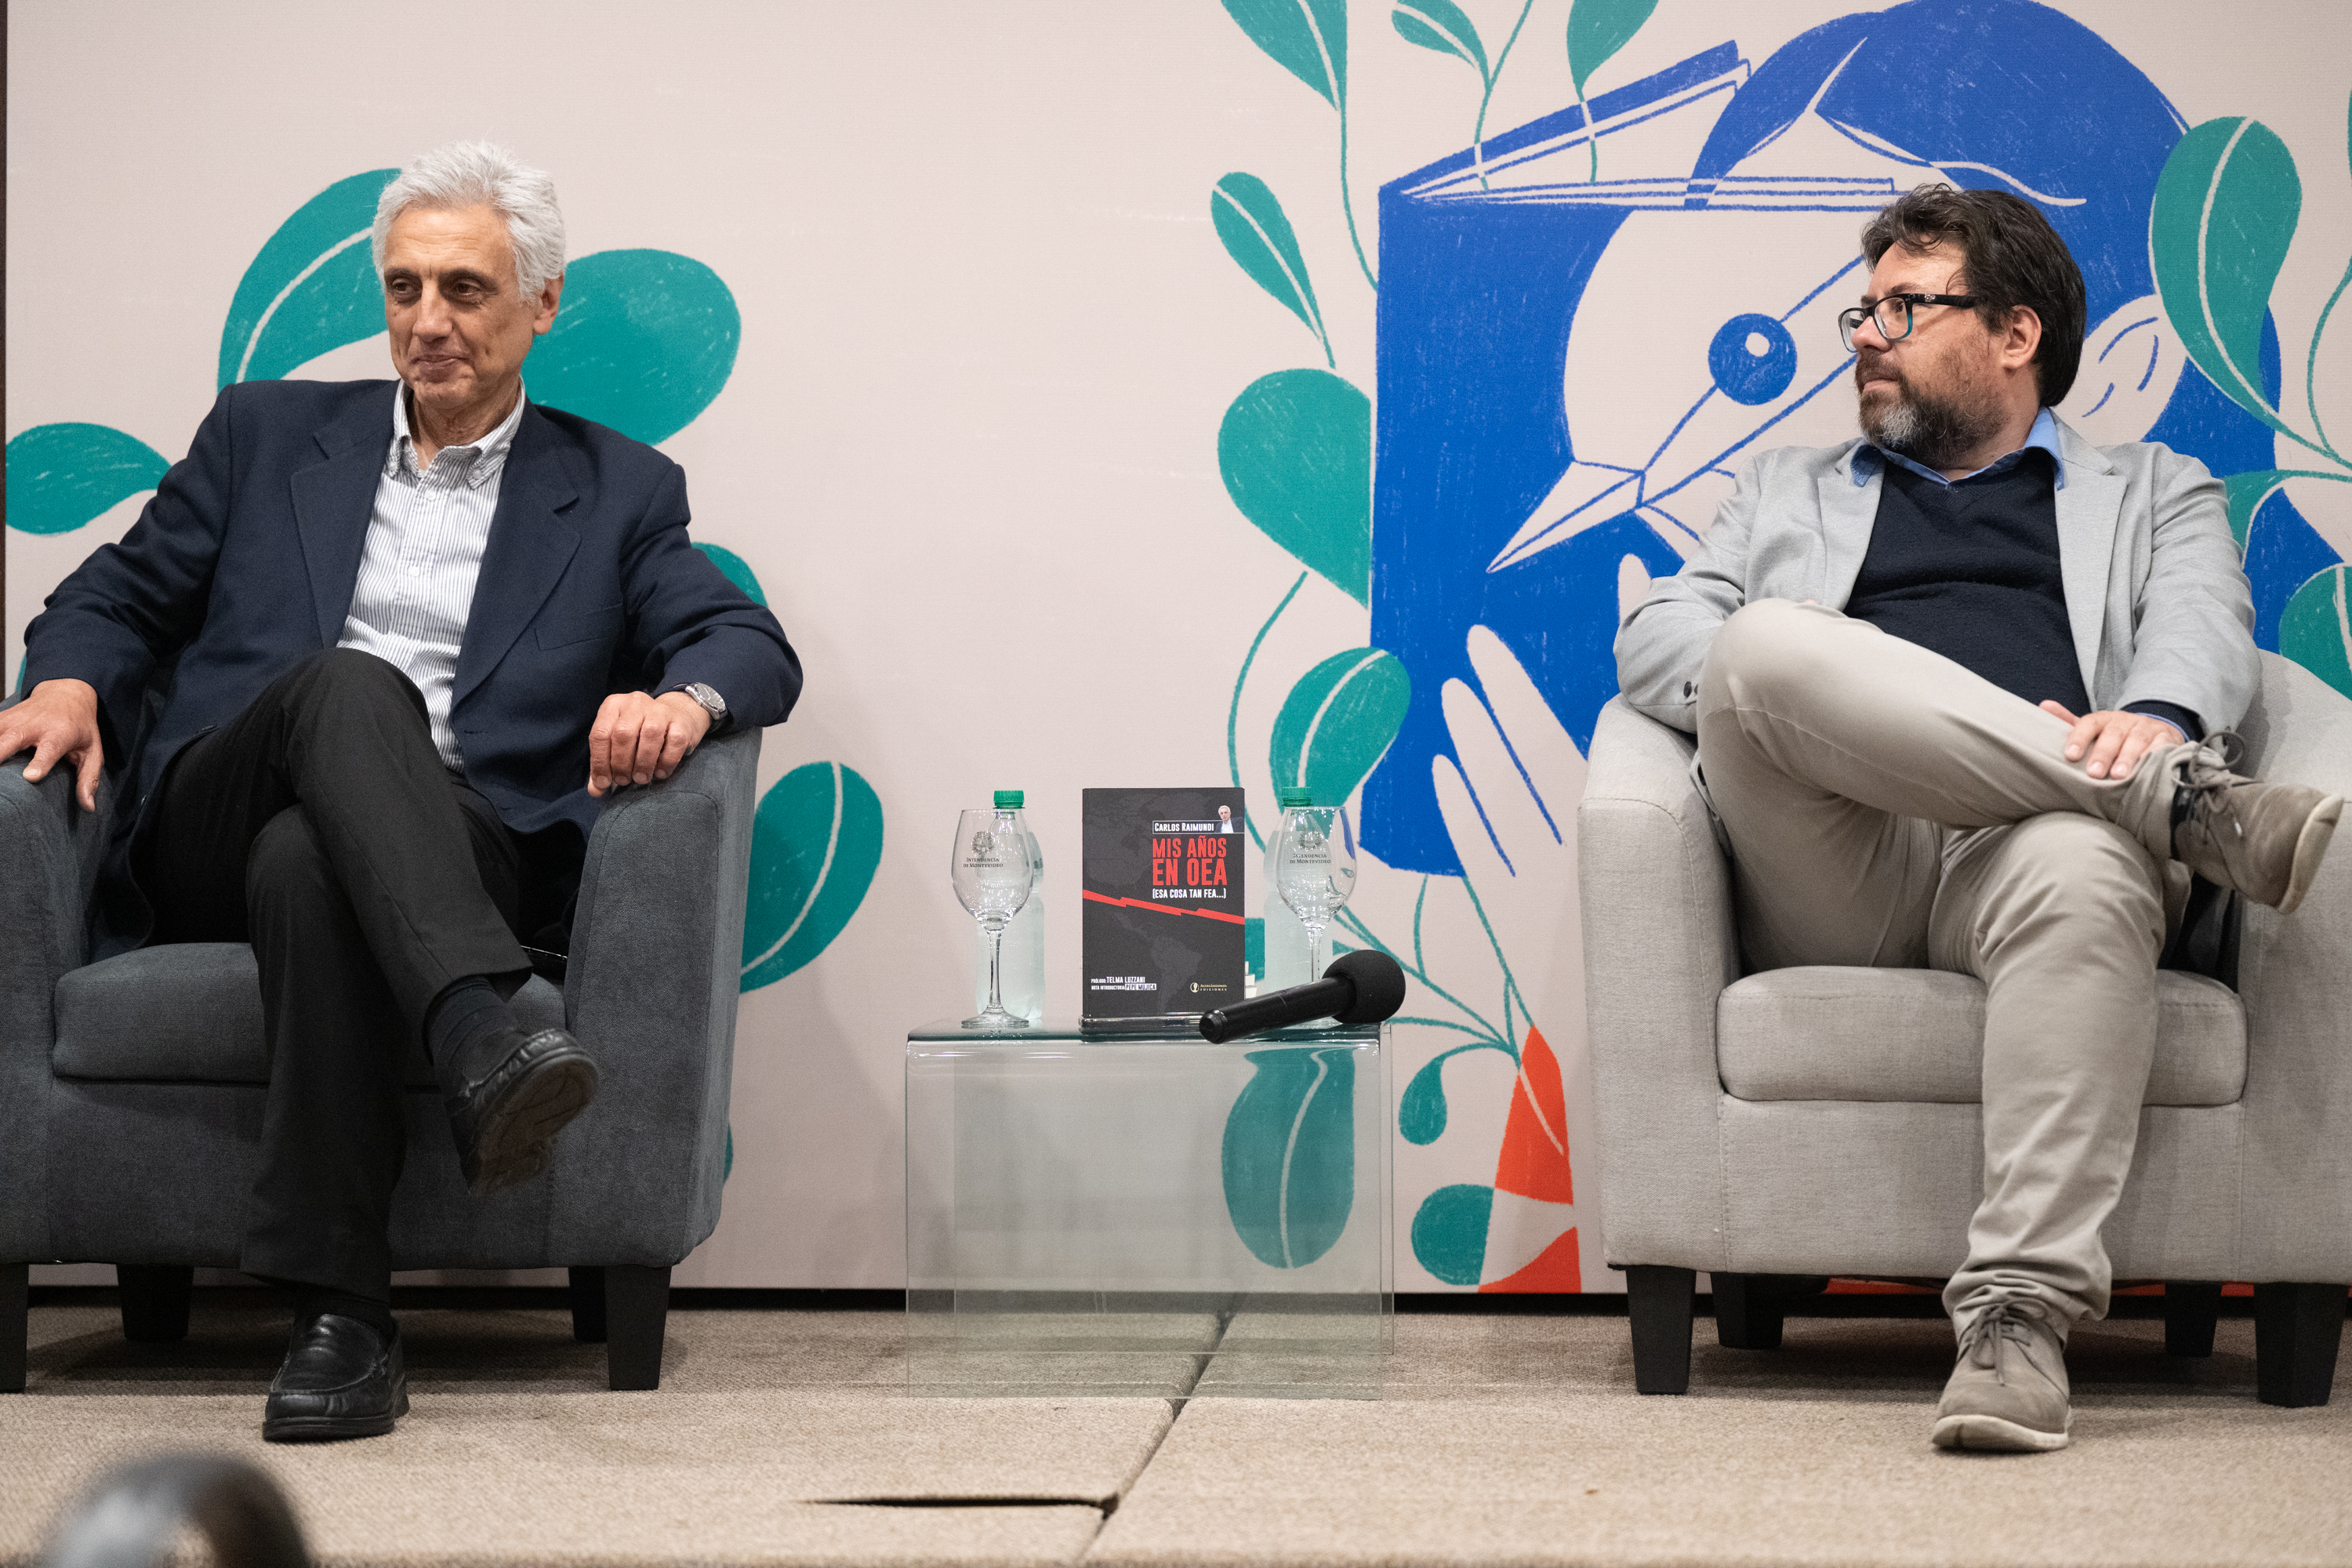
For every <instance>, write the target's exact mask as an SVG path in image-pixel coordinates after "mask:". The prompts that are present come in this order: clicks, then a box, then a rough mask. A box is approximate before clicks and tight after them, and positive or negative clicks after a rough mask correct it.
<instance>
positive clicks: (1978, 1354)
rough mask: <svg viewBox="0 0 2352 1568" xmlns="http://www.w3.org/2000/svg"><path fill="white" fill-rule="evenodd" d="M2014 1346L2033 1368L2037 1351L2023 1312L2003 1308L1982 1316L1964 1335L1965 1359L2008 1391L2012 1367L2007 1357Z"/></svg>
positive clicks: (2028, 1322) (2028, 1319)
mask: <svg viewBox="0 0 2352 1568" xmlns="http://www.w3.org/2000/svg"><path fill="white" fill-rule="evenodd" d="M2011 1345H2015V1346H2016V1347H2017V1354H2018V1355H2020V1356H2021V1357H2024V1358H2025V1360H2026V1363H2027V1364H2028V1365H2029V1366H2030V1365H2032V1356H2031V1355H2030V1354H2029V1352H2031V1351H2032V1348H2033V1326H2032V1320H2031V1319H2030V1318H2028V1317H2027V1316H2026V1314H2025V1313H2024V1312H2023V1311H2022V1310H2020V1309H2018V1308H2016V1307H2013V1306H2009V1305H2006V1304H2004V1305H2002V1306H1998V1307H1994V1308H1992V1309H1990V1310H1988V1311H1986V1312H1984V1313H1982V1314H1980V1315H1979V1317H1978V1318H1977V1320H1976V1321H1974V1322H1972V1323H1970V1324H1969V1326H1968V1327H1967V1328H1966V1329H1965V1330H1963V1331H1961V1334H1960V1355H1961V1357H1962V1359H1964V1360H1967V1361H1969V1362H1972V1363H1975V1364H1976V1365H1978V1366H1979V1367H1983V1368H1985V1369H1987V1370H1989V1371H1990V1372H1991V1373H1992V1374H1993V1379H1994V1381H1995V1382H1997V1383H2000V1384H2002V1385H2003V1386H2004V1387H2006V1386H2007V1385H2008V1383H2009V1363H2008V1358H2007V1355H2006V1354H2005V1353H2004V1352H2006V1350H2007V1348H2008V1347H2009V1346H2011Z"/></svg>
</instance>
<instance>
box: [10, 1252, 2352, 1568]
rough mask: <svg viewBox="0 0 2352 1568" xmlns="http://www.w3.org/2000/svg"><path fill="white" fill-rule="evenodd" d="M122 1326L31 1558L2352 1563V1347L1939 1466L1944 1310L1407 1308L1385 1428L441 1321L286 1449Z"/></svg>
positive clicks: (826, 1335) (42, 1477)
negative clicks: (100, 1513)
mask: <svg viewBox="0 0 2352 1568" xmlns="http://www.w3.org/2000/svg"><path fill="white" fill-rule="evenodd" d="M105 1294H108V1293H104V1292H79V1291H78V1292H67V1293H65V1299H64V1300H56V1299H54V1298H53V1299H52V1300H51V1301H50V1303H49V1304H45V1305H38V1306H37V1307H36V1309H35V1311H34V1318H33V1339H34V1350H33V1373H32V1380H31V1384H30V1387H29V1389H28V1391H27V1392H26V1394H22V1395H10V1396H0V1478H5V1480H0V1563H8V1564H15V1563H31V1562H34V1561H36V1560H37V1557H38V1553H39V1550H40V1545H41V1542H42V1541H43V1540H44V1539H45V1537H46V1534H47V1529H48V1526H49V1523H50V1521H51V1520H52V1518H53V1516H54V1514H55V1512H56V1510H58V1507H59V1506H60V1505H61V1504H62V1502H63V1501H64V1500H66V1499H68V1497H69V1496H71V1495H72V1494H73V1493H74V1492H75V1491H76V1490H77V1489H79V1487H80V1486H82V1485H83V1484H84V1483H85V1482H86V1481H87V1480H88V1479H89V1478H90V1477H91V1476H93V1475H94V1474H96V1473H97V1472H98V1471H100V1470H102V1469H104V1468H107V1467H108V1466H110V1465H111V1464H114V1463H116V1462H118V1461H120V1460H121V1459H124V1458H131V1457H132V1456H134V1455H141V1454H146V1453H151V1452H155V1451H160V1450H164V1449H172V1448H187V1447H198V1448H213V1449H225V1450H228V1451H232V1452H235V1453H237V1454H240V1455H243V1456H246V1457H247V1458H251V1459H253V1460H255V1461H256V1462H257V1463H259V1464H260V1465H262V1466H263V1467H265V1468H267V1469H268V1470H269V1471H270V1472H271V1473H272V1474H274V1475H275V1476H277V1477H278V1479H279V1480H280V1481H281V1482H282V1484H283V1485H284V1486H285V1487H286V1489H288V1491H289V1494H290V1495H291V1497H292V1498H293V1500H294V1503H295V1506H296V1508H297V1510H298V1511H299V1515H300V1518H301V1521H302V1523H303V1526H304V1528H305V1530H306V1531H308V1532H309V1535H310V1541H311V1543H312V1547H313V1550H314V1552H316V1553H317V1555H318V1557H319V1560H320V1562H322V1563H334V1564H344V1565H352V1568H357V1565H361V1564H377V1563H381V1564H387V1565H390V1564H398V1565H401V1568H411V1565H415V1568H422V1565H424V1564H428V1563H432V1564H443V1563H448V1564H468V1565H473V1564H479V1565H485V1568H487V1565H489V1564H531V1565H541V1564H548V1565H553V1564H569V1563H593V1564H599V1565H604V1564H623V1563H628V1564H672V1563H676V1564H687V1563H697V1564H702V1563H710V1564H731V1563H775V1564H804V1563H807V1564H814V1563H825V1564H844V1565H846V1564H852V1563H856V1564H878V1565H890V1564H930V1563H995V1564H1006V1565H1020V1568H1029V1565H1032V1564H1034V1565H1041V1568H1042V1565H1045V1564H1061V1563H1090V1564H1105V1565H1110V1564H1118V1565H1128V1564H1132V1565H1136V1568H1144V1565H1152V1568H1160V1565H1166V1568H1175V1565H1178V1564H1187V1565H1190V1564H1223V1563H1232V1564H1243V1563H1252V1564H1256V1563H1302V1564H1303V1563H1343V1564H1364V1565H1366V1568H1371V1565H1375V1564H1377V1565H1382V1568H1387V1565H1394V1564H1412V1563H1432V1564H1439V1563H1443V1564H1450V1565H1463V1564H1483V1563H1498V1564H1499V1563H1514V1564H1549V1563H1563V1564H1565V1563H1682V1564H1696V1563H1722V1564H1744V1563H1757V1564H1763V1563H1795V1564H1810V1563H1841V1564H1843V1563H1854V1564H1862V1563H1871V1564H1906V1563H1918V1564H1938V1565H1943V1564H1958V1563H2116V1564H2124V1563H2130V1564H2171V1563H2181V1564H2190V1563H2195V1564H2203V1563H2298V1564H2300V1563H2344V1562H2347V1560H2352V1481H2347V1477H2352V1386H2347V1384H2352V1354H2347V1355H2346V1356H2345V1357H2344V1358H2343V1359H2342V1361H2341V1362H2339V1367H2340V1368H2343V1369H2345V1370H2342V1371H2339V1373H2338V1375H2337V1384H2336V1398H2335V1402H2334V1403H2333V1404H2331V1405H2328V1406H2326V1407H2325V1408H2321V1409H2313V1410H2280V1409H2274V1408H2272V1407H2270V1406H2266V1405H2258V1404H2256V1403H2255V1401H2254V1398H2253V1375H2254V1371H2253V1324H2252V1321H2250V1320H2249V1319H2246V1318H2243V1317H2231V1318H2225V1319H2224V1321H2223V1322H2222V1324H2221V1334H2220V1339H2219V1342H2218V1346H2217V1349H2216V1352H2215V1353H2214V1355H2213V1356H2212V1358H2211V1359H2210V1361H2204V1362H2173V1361H2168V1360H2167V1359H2166V1358H2165V1356H2164V1354H2163V1327H2162V1324H2161V1323H2159V1322H2157V1321H2147V1320H2137V1321H2113V1322H2109V1323H2105V1324H2094V1325H2089V1326H2086V1327H2084V1328H2083V1329H2081V1330H2079V1331H2077V1333H2076V1336H2075V1341H2074V1353H2073V1356H2072V1357H2071V1364H2072V1366H2073V1369H2074V1387H2075V1399H2076V1411H2077V1415H2076V1421H2075V1442H2074V1447H2072V1448H2069V1449H2067V1450H2065V1451H2064V1452H2063V1453H2059V1454H2055V1455H2050V1456H2045V1457H2036V1458H2009V1457H1992V1456H1971V1455H1953V1454H1946V1453H1941V1452H1938V1451H1937V1450H1935V1449H1933V1448H1931V1447H1929V1446H1928V1444H1927V1429H1928V1426H1929V1410H1930V1407H1931V1406H1932V1405H1933V1403H1934V1400H1935V1398H1936V1394H1937V1391H1938V1389H1939V1388H1940V1386H1941V1384H1942V1381H1943V1377H1944V1373H1945V1372H1946V1371H1947V1370H1948V1366H1949V1364H1950V1360H1951V1348H1950V1347H1951V1339H1950V1333H1949V1331H1948V1328H1947V1327H1946V1326H1945V1325H1944V1324H1943V1323H1942V1321H1939V1320H1935V1319H1927V1318H1922V1317H1916V1316H1915V1317H1910V1318H1895V1319H1887V1318H1857V1317H1841V1318H1817V1319H1816V1318H1792V1319H1790V1321H1789V1326H1788V1335H1787V1342H1786V1343H1785V1345H1784V1346H1783V1347H1782V1348H1781V1349H1780V1350H1778V1351H1762V1352H1758V1351H1726V1350H1722V1349H1719V1348H1717V1346H1715V1345H1714V1343H1713V1326H1712V1324H1710V1323H1707V1322H1705V1321H1702V1322H1701V1323H1700V1325H1699V1342H1698V1346H1697V1350H1696V1356H1695V1359H1694V1367H1693V1374H1694V1375H1693V1379H1692V1388H1691V1393H1690V1394H1688V1395H1686V1396H1684V1397H1680V1398H1643V1397H1641V1396H1639V1395H1636V1394H1634V1393H1633V1369H1632V1364H1631V1355H1630V1352H1629V1350H1628V1347H1627V1342H1626V1326H1625V1321H1624V1319H1623V1318H1622V1316H1610V1315H1604V1314H1600V1313H1594V1312H1591V1311H1580V1312H1555V1313H1549V1314H1543V1315H1519V1314H1506V1313H1501V1312H1495V1311H1469V1312H1460V1311H1456V1312H1426V1311H1423V1312H1412V1311H1408V1312H1403V1313H1401V1314H1400V1315H1399V1316H1398V1318H1397V1320H1396V1338H1395V1352H1394V1354H1393V1356H1392V1358H1391V1362H1390V1364H1389V1371H1388V1379H1387V1382H1386V1384H1385V1386H1384V1388H1383V1391H1382V1396H1381V1398H1380V1399H1378V1400H1305V1399H1302V1400H1265V1399H1223V1398H1207V1397H1192V1398H1188V1399H1184V1400H1173V1401H1171V1400H1168V1399H1160V1398H1124V1399H1122V1398H1106V1399H1076V1398H1071V1399H1055V1398H1020V1399H1010V1398H1008V1399H967V1398H938V1397H909V1396H908V1394H907V1393H906V1392H905V1363H904V1359H903V1352H902V1339H901V1315H900V1314H898V1313H897V1312H892V1311H888V1310H679V1311H676V1312H674V1313H673V1314H672V1316H671V1319H670V1331H669V1352H668V1357H667V1367H666V1373H665V1380H664V1384H663V1386H662V1388H661V1389H660V1390H659V1391H658V1392H656V1393H647V1394H613V1393H609V1392H607V1391H605V1390H604V1387H603V1386H602V1377H603V1352H602V1350H601V1347H596V1346H589V1345H580V1344H575V1343H574V1342H572V1336H571V1329H570V1322H569V1320H568V1319H567V1318H566V1317H565V1316H564V1315H563V1314H562V1313H561V1312H558V1311H554V1310H543V1309H542V1310H495V1311H493V1310H473V1309H462V1308H448V1307H443V1308H436V1309H429V1310H408V1311H404V1313H403V1323H404V1332H405V1333H406V1335H407V1336H408V1341H409V1348H408V1356H409V1366H410V1379H411V1382H410V1388H411V1397H412V1399H413V1402H414V1409H413V1410H412V1412H411V1414H410V1415H408V1416H407V1417H406V1418H405V1419H404V1421H402V1423H401V1424H400V1428H399V1430H398V1431H397V1432H396V1433H395V1434H394V1435H393V1436H389V1437H385V1438H379V1439H374V1440H372V1441H367V1442H361V1443H352V1444H342V1445H336V1446H331V1447H302V1448H272V1447H265V1446H264V1445H263V1444H262V1443H261V1441H260V1433H259V1426H260V1415H261V1400H262V1394H263V1391H264V1389H265V1388H266V1386H267V1384H268V1378H269V1374H270V1372H271V1371H272V1369H273V1366H274V1363H275V1362H276V1359H277V1352H278V1345H279V1340H280V1336H281V1334H282V1332H283V1330H282V1319H281V1318H280V1317H279V1316H278V1315H277V1314H276V1313H275V1312H273V1311H272V1310H269V1309H268V1307H266V1306H263V1305H260V1304H257V1303H254V1302H251V1301H250V1300H246V1299H245V1296H244V1293H242V1292H230V1293H222V1294H221V1295H220V1296H219V1297H214V1296H213V1295H212V1294H211V1293H205V1294H200V1296H199V1298H198V1304H197V1309H196V1314H195V1320H194V1329H193V1331H192V1332H191V1334H190V1336H189V1338H188V1340H187V1341H186V1342H184V1343H182V1344H178V1345H171V1346H160V1347H159V1346H135V1345H129V1344H126V1343H125V1342H123V1340H122V1339H121V1334H120V1332H119V1331H118V1323H117V1320H116V1317H115V1313H114V1311H113V1309H112V1308H111V1307H110V1306H109V1305H107V1304H106V1303H105V1301H104V1300H103V1299H102V1298H103V1296H104V1295H105ZM1207 1375H1208V1376H1210V1377H1212V1378H1213V1375H1214V1371H1213V1362H1212V1363H1211V1367H1210V1370H1209V1373H1207Z"/></svg>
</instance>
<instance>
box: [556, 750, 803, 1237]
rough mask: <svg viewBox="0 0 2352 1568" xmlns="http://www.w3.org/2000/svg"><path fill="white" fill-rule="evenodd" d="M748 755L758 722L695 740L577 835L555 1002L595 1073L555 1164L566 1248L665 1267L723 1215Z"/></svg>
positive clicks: (756, 760) (756, 753)
mask: <svg viewBox="0 0 2352 1568" xmlns="http://www.w3.org/2000/svg"><path fill="white" fill-rule="evenodd" d="M759 764H760V732H759V731H756V730H751V731H739V732H737V733H735V734H730V735H724V736H721V737H720V738H719V739H718V740H716V741H709V742H705V743H704V744H703V745H701V746H700V747H698V748H697V749H696V751H695V752H694V754H693V755H691V756H689V757H688V758H687V760H686V762H685V763H683V764H682V765H681V766H680V767H679V768H678V770H677V773H673V774H671V775H670V777H669V778H668V779H667V781H665V782H664V783H661V784H653V785H650V786H648V787H646V788H644V789H638V790H630V791H627V792H625V793H624V794H623V795H621V797H620V798H619V799H618V800H616V801H614V803H613V804H612V805H609V806H607V807H606V808H605V811H604V816H602V817H600V818H599V819H598V820H597V823H596V831H595V832H594V834H593V835H592V836H591V837H590V838H589V840H588V858H587V861H586V864H585V866H584V867H583V870H582V872H581V878H580V903H579V908H578V910H577V911H576V913H575V915H574V918H573V921H572V954H571V963H570V965H569V968H568V970H567V973H566V977H565V981H564V987H563V1000H564V1013H565V1016H566V1017H567V1018H568V1019H569V1021H570V1025H571V1027H572V1032H573V1033H574V1034H576V1035H577V1036H579V1037H580V1040H581V1042H582V1044H583V1045H585V1046H586V1047H588V1048H589V1050H590V1051H591V1052H592V1053H593V1055H594V1056H595V1058H596V1062H597V1067H598V1070H599V1072H600V1074H601V1075H602V1083H601V1085H600V1088H599V1089H598V1092H597V1098H596V1103H595V1104H593V1106H591V1107H590V1108H589V1109H588V1110H587V1112H586V1113H585V1114H584V1115H583V1116H582V1117H581V1118H580V1120H579V1121H578V1122H576V1123H575V1124H574V1125H573V1127H572V1131H571V1132H570V1134H569V1135H568V1138H567V1142H571V1141H572V1140H576V1142H572V1147H571V1148H569V1149H567V1150H566V1151H565V1155H564V1158H563V1159H562V1161H560V1162H559V1163H558V1164H557V1167H556V1169H557V1176H556V1182H557V1187H556V1191H555V1194H554V1204H553V1208H552V1211H551V1214H550V1216H549V1237H548V1242H549V1247H550V1249H551V1253H552V1254H553V1255H554V1256H555V1257H557V1258H562V1259H564V1260H566V1261H569V1262H572V1263H575V1264H614V1263H625V1264H639V1265H645V1266H649V1267H666V1266H667V1265H670V1264H673V1263H676V1262H677V1261H678V1260H679V1259H680V1258H684V1257H685V1256H686V1255H687V1254H688V1252H689V1251H691V1250H693V1248H694V1247H695V1246H696V1245H698V1243H699V1242H700V1241H701V1240H702V1238H703V1237H707V1236H709V1234H710V1232H711V1229H712V1227H714V1226H717V1225H718V1223H719V1184H720V1183H721V1182H722V1181H723V1180H724V1178H725V1169H724V1165H725V1158H726V1154H725V1151H726V1139H727V1103H728V1094H729V1089H730V1086H731V1080H732V1076H733V1072H734V1061H735V1003H736V995H737V990H738V984H739V980H740V973H741V964H742V948H743V900H744V895H745V891H746V889H747V887H748V884H749V880H750V875H751V816H752V811H753V808H754V806H755V804H756V801H755V794H756V786H757V784H758V772H759ZM615 1237H622V1238H625V1239H623V1240H621V1241H618V1242H616V1241H615V1239H614V1238H615ZM592 1254H593V1256H592Z"/></svg>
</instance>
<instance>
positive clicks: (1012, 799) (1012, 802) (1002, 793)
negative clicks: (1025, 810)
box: [996, 789, 1021, 811]
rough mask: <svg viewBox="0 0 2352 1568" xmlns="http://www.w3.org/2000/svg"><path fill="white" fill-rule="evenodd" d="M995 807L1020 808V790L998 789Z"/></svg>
mask: <svg viewBox="0 0 2352 1568" xmlns="http://www.w3.org/2000/svg"><path fill="white" fill-rule="evenodd" d="M996 809H997V810H999V811H1018V810H1020V809H1021V792H1020V791H1019V790H1017V789H1001V790H998V791H997V792H996Z"/></svg>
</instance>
